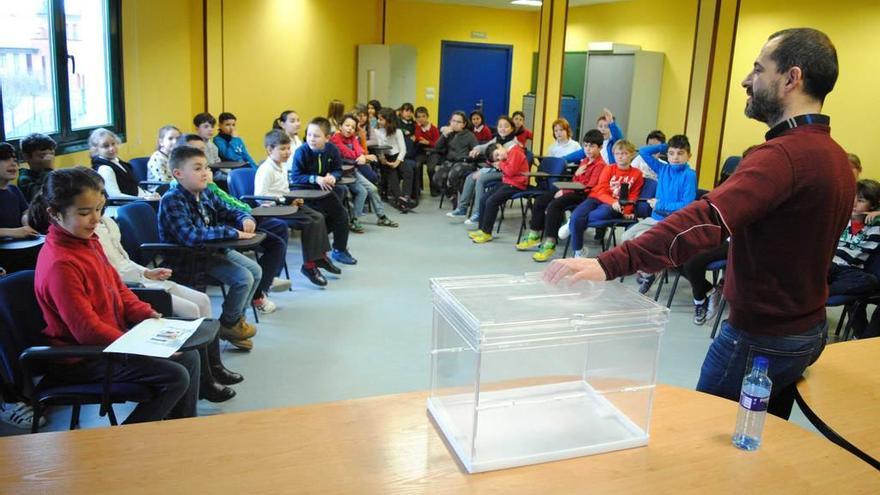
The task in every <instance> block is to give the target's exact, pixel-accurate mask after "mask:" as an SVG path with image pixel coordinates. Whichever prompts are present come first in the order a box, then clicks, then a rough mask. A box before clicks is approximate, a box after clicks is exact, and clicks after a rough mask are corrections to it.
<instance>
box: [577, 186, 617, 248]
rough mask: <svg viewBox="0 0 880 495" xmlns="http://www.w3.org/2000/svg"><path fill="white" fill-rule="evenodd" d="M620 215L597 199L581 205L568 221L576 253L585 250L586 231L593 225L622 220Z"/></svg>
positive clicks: (591, 199) (588, 200)
mask: <svg viewBox="0 0 880 495" xmlns="http://www.w3.org/2000/svg"><path fill="white" fill-rule="evenodd" d="M620 217H621V215H620V213H617V212H616V211H614V209H612V208H611V205H607V204H605V203H603V202H601V201H599V200H598V199H596V198H587V200H586V201H584V202H583V203H581V204H579V205H578V207H577V208H575V209H574V211H573V212H572V213H571V218H570V219H569V220H568V228H569V231H570V232H571V247H572V249H574V250H575V251H579V250H581V249H583V248H584V231H585V230H587V227H588V226H589V225H590V224H591V223H595V222H600V221H603V220H613V219H615V218H620Z"/></svg>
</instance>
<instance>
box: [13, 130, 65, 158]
mask: <svg viewBox="0 0 880 495" xmlns="http://www.w3.org/2000/svg"><path fill="white" fill-rule="evenodd" d="M57 146H58V145H57V144H56V143H55V140H54V139H52V138H50V137H49V136H47V135H45V134H40V133H39V132H35V133H33V134H28V135H27V136H25V137H24V138H23V139H22V140H21V153H22V154H23V155H24V156H25V158H27V157H29V156H31V155H32V154H33V153H34V152H37V151H45V150H53V151H54V150H55V148H56V147H57Z"/></svg>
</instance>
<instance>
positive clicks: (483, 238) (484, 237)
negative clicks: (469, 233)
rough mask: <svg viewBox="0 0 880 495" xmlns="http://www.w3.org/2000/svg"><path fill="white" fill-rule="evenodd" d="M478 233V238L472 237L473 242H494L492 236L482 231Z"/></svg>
mask: <svg viewBox="0 0 880 495" xmlns="http://www.w3.org/2000/svg"><path fill="white" fill-rule="evenodd" d="M477 232H478V234H477V235H476V236H473V237H471V240H473V241H474V242H475V243H477V244H485V243H487V242H489V241H491V240H492V234H487V233H485V232H483V231H482V230H478V231H477Z"/></svg>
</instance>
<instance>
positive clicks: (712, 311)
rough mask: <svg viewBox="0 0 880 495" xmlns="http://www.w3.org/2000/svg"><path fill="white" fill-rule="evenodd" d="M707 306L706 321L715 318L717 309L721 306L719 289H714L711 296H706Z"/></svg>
mask: <svg viewBox="0 0 880 495" xmlns="http://www.w3.org/2000/svg"><path fill="white" fill-rule="evenodd" d="M707 299H708V300H709V301H708V304H707V305H706V321H709V320H712V319H713V318H715V315H716V314H717V313H718V309H719V308H720V306H721V287H715V290H713V291H712V294H710V295H709V296H707Z"/></svg>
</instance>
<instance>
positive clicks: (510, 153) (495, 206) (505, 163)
mask: <svg viewBox="0 0 880 495" xmlns="http://www.w3.org/2000/svg"><path fill="white" fill-rule="evenodd" d="M491 156H492V162H493V166H494V167H495V168H497V169H499V170H501V173H502V174H503V175H502V177H501V186H500V187H498V189H495V192H493V193H492V194H490V195H488V196H483V202H484V204H483V206H482V207H481V208H480V212H481V213H480V229H479V230H475V231H473V232H470V233H468V235H469V236H470V237H471V239H472V240H473V241H474V242H475V243H477V244H483V243H485V242H489V241H491V240H492V227H493V226H494V225H495V218H496V217H497V216H498V210H499V209H500V208H501V205H503V204H504V203H505V202H507V200H509V199H510V198H512V197H513V195H514V194H516V193H518V192H522V191H525V190H526V187H528V184H529V178H528V177H526V176H525V175H524V174H525V173H526V172H528V171H529V162H528V160H527V159H526V152H525V150H524V149H523V147H522V146H513V147H511V148H510V150H508V149H507V147H505V146H504V145H503V144H496V145H495V149H493V150H492V154H491Z"/></svg>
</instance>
